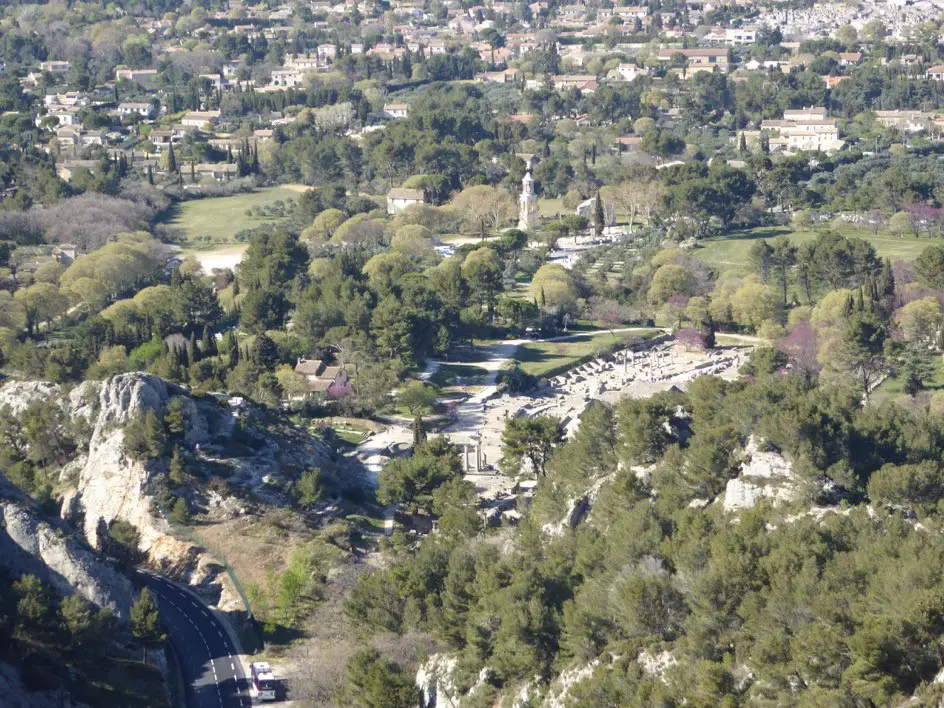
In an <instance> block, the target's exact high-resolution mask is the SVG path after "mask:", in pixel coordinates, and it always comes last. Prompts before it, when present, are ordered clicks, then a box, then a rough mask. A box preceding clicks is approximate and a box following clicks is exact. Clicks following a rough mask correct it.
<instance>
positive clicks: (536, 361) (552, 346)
mask: <svg viewBox="0 0 944 708" xmlns="http://www.w3.org/2000/svg"><path fill="white" fill-rule="evenodd" d="M658 333H659V332H658V330H652V334H658ZM648 334H649V333H648V332H632V333H623V334H616V335H612V334H610V333H609V332H600V333H599V334H595V335H593V336H592V337H580V338H579V339H572V340H567V341H563V342H531V343H529V344H524V345H522V346H520V347H518V351H517V352H515V361H517V362H518V364H519V365H520V366H521V368H522V369H523V370H524V371H526V372H527V373H529V374H532V375H534V376H547V374H548V372H553V371H558V370H561V369H564V368H566V367H569V366H572V365H575V364H576V363H577V362H579V361H581V360H583V359H586V358H587V357H589V356H592V355H593V354H594V353H595V352H597V351H599V350H601V349H603V348H605V347H608V346H610V345H612V344H615V343H616V342H618V341H626V340H628V339H630V338H632V337H639V336H642V337H644V338H646V335H648Z"/></svg>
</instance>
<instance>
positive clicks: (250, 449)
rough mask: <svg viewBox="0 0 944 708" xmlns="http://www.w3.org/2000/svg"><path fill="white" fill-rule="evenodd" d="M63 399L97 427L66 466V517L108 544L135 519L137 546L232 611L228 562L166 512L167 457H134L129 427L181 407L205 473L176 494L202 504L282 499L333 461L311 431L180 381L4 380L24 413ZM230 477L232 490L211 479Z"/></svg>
mask: <svg viewBox="0 0 944 708" xmlns="http://www.w3.org/2000/svg"><path fill="white" fill-rule="evenodd" d="M44 398H45V399H47V400H48V399H55V400H56V401H58V402H59V404H60V405H61V406H62V408H63V409H64V410H65V411H66V413H67V415H68V416H69V418H70V419H71V420H72V421H73V422H75V423H77V424H79V425H80V426H81V427H84V428H86V429H87V430H88V431H89V439H88V445H87V449H84V447H83V446H80V448H79V449H80V451H79V452H78V453H77V454H76V456H75V458H74V459H72V460H71V461H70V462H68V463H67V464H66V465H64V467H63V468H62V471H61V474H60V490H61V492H62V508H61V513H62V518H63V519H65V520H67V521H69V522H71V523H72V524H73V525H74V526H75V527H76V528H77V529H80V530H81V532H82V535H83V536H84V538H85V540H87V542H88V543H89V544H90V545H91V546H92V547H94V548H101V547H102V542H103V538H104V537H105V536H106V535H107V532H108V529H109V527H110V525H112V524H114V523H115V522H117V521H121V522H126V523H127V524H130V525H131V526H133V527H134V528H135V529H136V530H137V532H138V534H139V537H140V545H139V550H140V551H142V552H143V553H144V554H145V557H146V560H147V562H148V563H149V564H150V565H151V566H153V567H155V568H157V569H160V570H161V571H162V572H164V573H166V574H168V575H171V576H173V577H176V578H177V579H178V580H180V581H182V582H186V583H188V584H190V585H193V586H195V587H196V588H198V589H200V590H201V591H203V594H204V595H205V596H206V597H207V599H208V600H209V601H211V602H213V603H215V604H217V605H218V606H219V607H220V609H223V610H226V611H239V610H241V609H243V608H242V604H241V601H240V598H239V596H238V593H237V592H236V591H235V588H234V587H233V586H232V582H231V581H230V579H229V578H228V576H227V575H226V573H225V572H223V570H224V569H223V567H222V566H221V565H220V563H219V562H217V561H216V560H215V559H213V558H212V557H211V556H210V555H209V554H207V553H206V552H205V551H204V549H202V548H200V547H199V546H197V545H195V544H193V543H191V542H189V541H186V540H182V539H181V538H178V536H180V535H181V534H179V533H178V534H176V535H175V533H174V531H173V529H172V526H171V524H170V523H169V522H168V520H167V518H166V516H165V515H164V513H162V512H161V510H160V505H159V504H158V500H157V494H158V492H157V487H158V482H159V480H161V479H162V478H164V477H166V475H167V471H168V464H169V463H168V460H167V459H166V458H159V459H152V460H143V461H136V460H134V459H132V458H131V457H130V456H129V455H128V454H126V451H125V449H124V444H123V443H124V438H125V431H124V426H125V425H126V424H127V423H128V421H129V420H131V419H132V418H133V417H135V416H137V415H139V414H141V415H143V414H145V413H147V412H148V411H154V412H155V413H156V414H158V415H159V416H163V414H164V413H165V412H166V411H167V408H168V405H169V404H170V402H171V400H173V399H177V400H178V401H179V402H180V404H178V405H181V404H182V405H181V409H182V412H183V416H184V419H185V421H186V425H185V428H184V430H183V432H182V436H181V437H182V440H181V441H180V445H181V447H183V448H184V449H185V450H186V452H187V454H188V455H190V456H191V457H192V459H193V460H194V463H195V465H196V467H197V468H198V469H199V470H200V471H201V474H199V475H196V476H194V478H193V479H192V480H191V481H190V483H188V484H187V485H185V487H184V488H181V489H177V490H175V492H177V493H179V494H181V495H186V497H187V499H188V501H189V502H190V503H191V504H192V505H193V506H194V507H196V508H203V509H206V508H209V507H210V506H212V505H221V506H227V507H231V508H240V507H242V508H245V506H246V504H247V503H252V502H253V500H258V501H263V502H265V501H268V502H272V501H277V500H278V498H279V496H280V495H284V489H286V488H287V487H288V485H289V483H290V480H291V479H292V478H293V477H294V476H295V475H297V474H298V472H299V471H300V470H302V469H305V468H309V467H320V468H322V469H330V467H331V455H332V452H331V450H330V449H329V448H328V447H327V446H326V445H324V444H323V443H321V442H320V441H318V440H316V439H314V438H312V437H311V436H309V435H307V434H305V433H304V432H303V431H299V430H298V429H295V428H292V427H291V426H282V427H280V428H279V429H278V430H275V431H273V430H271V429H261V427H262V426H263V425H264V424H265V423H264V421H263V418H262V416H261V415H260V413H259V412H258V411H256V410H254V409H253V408H251V407H249V406H246V405H244V404H243V403H242V402H240V401H228V400H218V399H216V398H213V397H204V398H195V397H191V396H190V395H189V393H188V392H187V391H186V390H185V389H182V388H180V387H178V386H175V385H173V384H170V383H167V382H166V381H164V380H162V379H160V378H158V377H156V376H153V375H150V374H142V373H131V374H122V375H119V376H114V377H112V378H110V379H107V380H105V381H102V382H97V381H87V382H85V383H83V384H81V385H80V386H77V387H75V388H74V389H72V390H70V391H64V390H61V389H60V388H59V387H57V386H54V385H52V384H46V383H42V382H13V383H9V384H7V385H5V386H3V387H2V388H0V408H3V407H4V406H7V407H9V409H10V411H12V412H14V413H17V412H18V411H23V410H24V409H25V408H26V407H27V406H28V405H29V404H30V403H32V402H34V401H36V400H37V399H44ZM214 476H225V480H226V485H225V489H226V490H229V492H231V493H237V492H238V495H239V496H238V498H235V497H234V498H226V497H225V494H224V495H221V493H220V492H219V491H218V490H217V491H214V490H212V489H210V488H209V487H208V485H207V484H206V483H207V482H209V481H212V478H213V477H214Z"/></svg>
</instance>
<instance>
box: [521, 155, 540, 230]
mask: <svg viewBox="0 0 944 708" xmlns="http://www.w3.org/2000/svg"><path fill="white" fill-rule="evenodd" d="M537 225H538V195H537V194H535V193H534V177H532V176H531V171H530V170H529V171H527V172H525V174H524V179H522V180H521V196H520V197H519V198H518V228H519V229H521V230H522V231H530V230H531V229H533V228H535V227H536V226H537Z"/></svg>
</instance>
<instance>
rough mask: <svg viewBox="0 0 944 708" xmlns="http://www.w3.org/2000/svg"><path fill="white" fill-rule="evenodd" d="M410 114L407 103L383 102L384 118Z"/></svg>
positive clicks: (402, 116) (404, 116) (401, 116)
mask: <svg viewBox="0 0 944 708" xmlns="http://www.w3.org/2000/svg"><path fill="white" fill-rule="evenodd" d="M409 114H410V104H408V103H385V104H384V107H383V115H384V118H406V117H407V116H408V115H409Z"/></svg>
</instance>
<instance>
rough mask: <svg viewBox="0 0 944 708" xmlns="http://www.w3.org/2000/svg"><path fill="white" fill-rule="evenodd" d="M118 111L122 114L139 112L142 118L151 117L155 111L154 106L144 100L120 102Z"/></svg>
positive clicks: (127, 114) (128, 114)
mask: <svg viewBox="0 0 944 708" xmlns="http://www.w3.org/2000/svg"><path fill="white" fill-rule="evenodd" d="M116 111H117V113H118V115H122V116H130V115H134V114H138V115H139V116H141V117H142V118H150V117H151V114H152V113H153V112H154V106H153V105H151V104H150V103H144V102H143V101H124V102H122V103H119V104H118V108H117V109H116Z"/></svg>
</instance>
